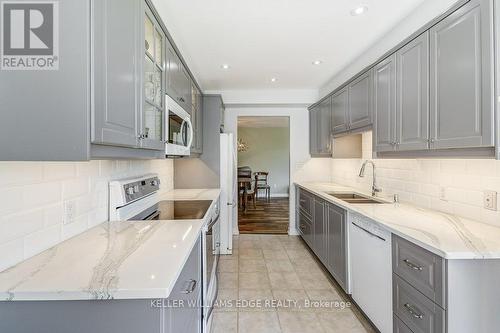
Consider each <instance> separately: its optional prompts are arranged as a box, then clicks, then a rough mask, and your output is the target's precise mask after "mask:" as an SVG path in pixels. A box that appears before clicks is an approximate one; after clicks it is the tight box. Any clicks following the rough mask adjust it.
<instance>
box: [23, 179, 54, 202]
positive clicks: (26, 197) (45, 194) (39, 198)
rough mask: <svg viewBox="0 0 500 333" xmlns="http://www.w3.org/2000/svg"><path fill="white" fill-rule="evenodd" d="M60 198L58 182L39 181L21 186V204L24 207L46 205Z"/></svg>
mask: <svg viewBox="0 0 500 333" xmlns="http://www.w3.org/2000/svg"><path fill="white" fill-rule="evenodd" d="M61 200H62V184H61V183H60V182H50V183H39V184H33V185H26V186H25V187H23V205H24V206H25V207H26V209H32V208H35V207H40V206H46V205H49V204H53V203H56V202H59V201H61Z"/></svg>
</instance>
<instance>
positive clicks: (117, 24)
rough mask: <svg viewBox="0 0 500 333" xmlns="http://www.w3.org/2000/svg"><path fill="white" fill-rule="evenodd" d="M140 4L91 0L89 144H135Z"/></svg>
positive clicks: (133, 0)
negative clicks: (90, 137) (91, 90)
mask: <svg viewBox="0 0 500 333" xmlns="http://www.w3.org/2000/svg"><path fill="white" fill-rule="evenodd" d="M141 2H142V1H137V0H103V1H92V9H93V11H92V15H93V18H94V24H95V27H94V29H93V46H94V62H93V65H94V71H93V92H94V94H93V96H94V103H93V110H92V115H93V131H92V143H96V144H105V145H113V146H123V147H133V148H135V147H137V146H138V145H139V142H138V138H139V126H140V120H139V118H138V115H139V113H140V112H139V111H140V109H141V105H140V90H139V85H138V82H139V75H140V73H139V67H138V66H137V63H138V61H140V60H139V59H142V56H141V52H140V40H142V38H141V37H140V31H141V29H140V25H141V24H142V22H141V21H140V18H141V15H139V13H141ZM124 22H128V24H124Z"/></svg>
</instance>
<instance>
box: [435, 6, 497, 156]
mask: <svg viewBox="0 0 500 333" xmlns="http://www.w3.org/2000/svg"><path fill="white" fill-rule="evenodd" d="M492 5H493V4H492V1H491V0H472V1H470V2H468V3H467V4H466V5H464V6H462V7H461V8H460V9H458V10H457V11H455V12H453V13H452V14H451V15H449V16H448V17H446V18H445V19H443V20H442V21H441V22H439V23H438V24H436V25H435V26H434V27H433V28H432V29H431V30H430V50H431V56H430V57H431V58H430V59H431V60H430V68H431V80H430V100H431V107H430V112H431V118H430V119H431V121H430V127H431V138H430V139H431V148H435V149H438V148H465V147H484V146H493V145H494V140H493V133H494V125H493V109H494V108H493V103H494V98H493V83H492V82H493V65H492V63H493V45H494V44H493V41H492V38H493V17H492V15H493V14H492Z"/></svg>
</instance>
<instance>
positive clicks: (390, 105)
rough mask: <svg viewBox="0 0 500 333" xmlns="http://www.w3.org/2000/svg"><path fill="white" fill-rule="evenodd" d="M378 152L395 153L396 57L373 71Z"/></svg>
mask: <svg viewBox="0 0 500 333" xmlns="http://www.w3.org/2000/svg"><path fill="white" fill-rule="evenodd" d="M373 77H374V79H373V81H374V84H373V85H374V93H373V94H374V98H373V100H374V101H373V107H374V114H375V126H374V131H373V137H374V141H375V142H374V148H375V151H376V152H386V151H393V150H394V149H395V144H396V57H395V55H392V56H390V57H388V58H387V59H385V60H383V61H382V62H380V63H379V64H377V65H376V66H375V68H374V69H373Z"/></svg>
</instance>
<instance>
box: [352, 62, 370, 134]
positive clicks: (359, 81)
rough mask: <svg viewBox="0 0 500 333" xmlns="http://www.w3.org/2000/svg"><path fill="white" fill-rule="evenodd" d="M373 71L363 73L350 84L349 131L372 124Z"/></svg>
mask: <svg viewBox="0 0 500 333" xmlns="http://www.w3.org/2000/svg"><path fill="white" fill-rule="evenodd" d="M371 73H372V71H368V72H366V73H363V74H362V75H360V76H359V77H357V78H356V79H354V81H352V82H351V83H350V84H349V88H348V89H349V112H348V115H349V125H348V127H349V130H356V129H360V128H363V127H367V126H370V125H371V124H372V75H371Z"/></svg>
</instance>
